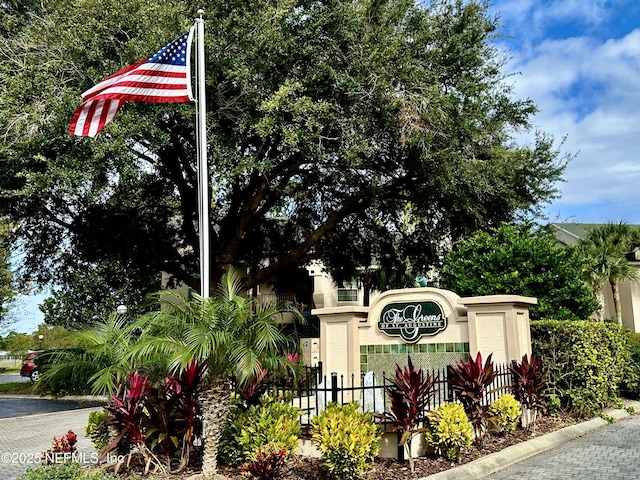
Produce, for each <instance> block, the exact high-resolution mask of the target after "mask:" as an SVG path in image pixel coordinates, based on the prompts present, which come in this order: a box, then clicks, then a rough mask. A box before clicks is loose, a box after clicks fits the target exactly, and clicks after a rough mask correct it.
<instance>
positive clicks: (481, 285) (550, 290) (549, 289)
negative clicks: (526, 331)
mask: <svg viewBox="0 0 640 480" xmlns="http://www.w3.org/2000/svg"><path fill="white" fill-rule="evenodd" d="M585 271H586V262H585V258H584V257H583V256H582V253H581V252H580V251H579V250H578V249H577V248H576V247H573V246H566V247H558V246H556V239H555V237H554V236H553V234H552V233H550V232H549V231H547V230H546V229H545V228H542V227H540V226H535V225H531V224H521V225H509V224H504V225H501V226H500V227H499V228H497V229H493V230H491V231H490V232H476V233H474V234H473V235H471V236H470V237H469V238H468V239H465V240H462V241H460V242H458V243H457V244H456V245H455V246H454V249H453V250H452V251H451V252H449V253H448V254H447V256H446V258H445V261H444V267H443V271H442V281H441V285H442V286H443V287H444V288H448V289H450V290H453V291H454V292H456V293H457V294H459V295H461V296H477V295H503V294H506V295H524V296H527V297H535V298H537V299H538V305H536V306H534V307H531V309H530V312H531V318H532V319H534V320H539V319H551V320H586V319H588V318H589V316H590V315H591V314H592V313H593V312H594V311H595V310H596V309H597V308H598V302H597V300H596V297H595V294H594V292H593V290H591V288H589V286H588V285H587V283H586V281H585V280H584V278H585V276H586V273H585Z"/></svg>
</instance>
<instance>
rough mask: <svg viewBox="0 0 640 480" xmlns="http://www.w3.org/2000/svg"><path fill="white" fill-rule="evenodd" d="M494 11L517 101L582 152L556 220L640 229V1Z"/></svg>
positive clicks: (554, 207)
mask: <svg viewBox="0 0 640 480" xmlns="http://www.w3.org/2000/svg"><path fill="white" fill-rule="evenodd" d="M491 12H492V13H493V14H496V15H499V16H500V20H501V23H502V25H503V26H504V28H503V30H502V33H503V34H504V35H505V36H506V38H504V39H502V40H500V41H499V42H498V45H499V47H500V48H501V49H503V50H504V51H505V52H506V54H507V55H508V56H509V57H510V58H511V60H510V61H509V62H508V63H507V65H506V66H505V73H506V74H516V75H513V76H512V77H510V78H509V79H508V81H509V82H511V83H512V84H513V86H514V95H515V96H516V97H517V98H531V99H532V100H533V101H534V102H535V104H536V105H537V106H538V108H539V110H540V111H539V113H538V114H537V115H536V116H535V118H534V124H535V127H536V128H538V129H540V130H543V131H545V132H548V133H550V134H552V135H553V136H554V137H555V138H556V140H557V141H558V142H560V141H561V140H562V139H563V138H565V137H566V140H565V142H564V144H563V145H562V147H561V148H562V151H563V152H565V153H568V154H575V155H576V156H575V158H574V159H573V160H572V161H571V162H570V163H569V166H568V167H567V170H566V172H565V176H564V177H565V182H563V183H560V184H558V188H559V189H560V191H561V195H562V196H561V198H559V199H558V200H556V201H554V202H553V203H552V204H551V205H550V206H548V207H547V208H546V209H545V211H546V214H547V215H548V216H549V219H550V220H551V221H571V222H581V223H605V222H608V221H616V222H617V221H620V220H624V221H627V222H629V223H635V224H640V161H639V160H640V158H639V157H640V154H639V152H638V149H639V148H640V2H638V1H637V0H610V1H600V0H557V1H553V0H496V1H494V2H492V5H491Z"/></svg>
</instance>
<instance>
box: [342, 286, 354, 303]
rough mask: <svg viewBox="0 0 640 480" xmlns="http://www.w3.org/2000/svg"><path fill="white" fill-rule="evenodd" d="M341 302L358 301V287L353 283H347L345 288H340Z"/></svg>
mask: <svg viewBox="0 0 640 480" xmlns="http://www.w3.org/2000/svg"><path fill="white" fill-rule="evenodd" d="M338 301H339V302H357V301H358V289H357V288H355V287H354V286H353V285H345V288H338Z"/></svg>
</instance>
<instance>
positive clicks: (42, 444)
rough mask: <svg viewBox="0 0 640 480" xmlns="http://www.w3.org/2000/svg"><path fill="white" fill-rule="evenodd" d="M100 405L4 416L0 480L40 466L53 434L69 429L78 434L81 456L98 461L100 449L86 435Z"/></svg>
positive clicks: (0, 428)
mask: <svg viewBox="0 0 640 480" xmlns="http://www.w3.org/2000/svg"><path fill="white" fill-rule="evenodd" d="M92 410H99V408H98V407H93V408H83V409H77V410H69V411H61V412H55V413H45V414H38V415H29V416H23V417H14V418H3V419H0V480H9V479H13V478H15V477H16V476H18V475H20V474H22V473H24V471H25V470H26V469H27V467H37V466H39V465H40V455H41V454H42V453H43V452H45V451H46V450H47V449H49V448H51V442H52V440H53V437H54V436H55V437H58V438H60V437H62V436H63V435H64V434H65V433H67V431H68V430H73V432H74V433H75V434H76V435H77V436H78V443H77V448H78V457H77V459H78V460H80V461H82V462H83V463H87V464H91V463H95V459H96V451H95V449H94V448H93V445H92V444H91V440H89V439H88V438H87V437H86V436H85V434H84V426H85V425H86V424H87V419H88V418H89V412H91V411H92Z"/></svg>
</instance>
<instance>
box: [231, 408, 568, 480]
mask: <svg viewBox="0 0 640 480" xmlns="http://www.w3.org/2000/svg"><path fill="white" fill-rule="evenodd" d="M579 421H580V419H577V418H574V417H572V416H569V415H564V414H563V415H556V416H544V417H541V418H539V419H538V421H537V422H536V428H535V434H533V435H532V434H531V433H530V432H526V431H524V430H517V431H516V432H514V433H512V434H511V435H508V436H502V435H489V436H487V437H486V438H485V439H484V441H483V442H482V445H475V444H474V445H472V446H471V447H469V448H468V449H466V451H465V452H464V453H463V455H462V458H461V459H460V461H458V462H452V461H451V460H446V459H444V458H437V457H433V458H431V457H419V458H416V459H415V471H414V472H413V473H412V472H411V470H410V469H409V464H408V462H405V463H399V462H398V461H396V460H391V459H377V460H376V463H375V465H374V467H373V468H371V469H370V470H369V471H367V472H366V473H365V474H364V476H363V477H362V479H363V480H407V479H412V478H422V477H427V476H429V475H433V474H434V473H438V472H442V471H444V470H449V469H451V468H455V467H458V466H460V465H464V464H465V463H469V462H472V461H474V460H477V459H478V458H480V457H483V456H485V455H489V454H491V453H494V452H499V451H500V450H502V449H504V448H506V447H509V446H511V445H515V444H518V443H520V442H525V441H527V440H530V439H531V438H533V436H534V435H535V436H540V435H544V434H546V433H550V432H553V431H556V430H559V429H561V428H564V427H567V426H570V425H574V424H576V423H578V422H579ZM220 474H221V475H220V477H221V478H226V479H228V480H246V479H247V477H246V476H243V475H242V474H241V473H240V472H239V471H238V470H237V469H231V468H226V467H224V466H222V467H220ZM280 478H281V479H282V480H327V478H328V477H327V476H326V475H325V474H324V472H323V471H322V468H321V461H320V459H318V458H309V457H302V456H297V455H296V456H295V457H294V459H293V460H292V461H291V462H290V463H289V464H288V465H287V467H286V470H285V472H284V474H283V475H282V476H281V477H280Z"/></svg>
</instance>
